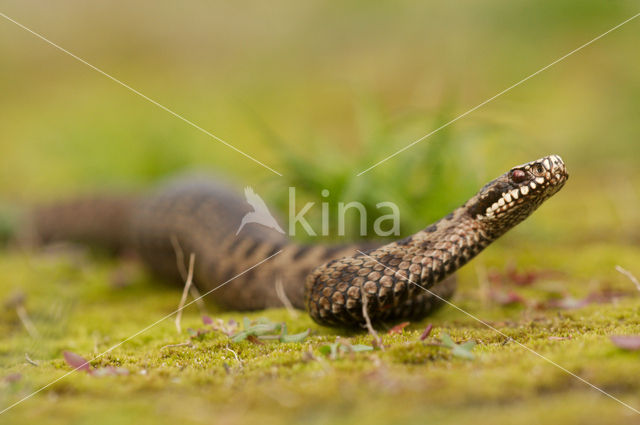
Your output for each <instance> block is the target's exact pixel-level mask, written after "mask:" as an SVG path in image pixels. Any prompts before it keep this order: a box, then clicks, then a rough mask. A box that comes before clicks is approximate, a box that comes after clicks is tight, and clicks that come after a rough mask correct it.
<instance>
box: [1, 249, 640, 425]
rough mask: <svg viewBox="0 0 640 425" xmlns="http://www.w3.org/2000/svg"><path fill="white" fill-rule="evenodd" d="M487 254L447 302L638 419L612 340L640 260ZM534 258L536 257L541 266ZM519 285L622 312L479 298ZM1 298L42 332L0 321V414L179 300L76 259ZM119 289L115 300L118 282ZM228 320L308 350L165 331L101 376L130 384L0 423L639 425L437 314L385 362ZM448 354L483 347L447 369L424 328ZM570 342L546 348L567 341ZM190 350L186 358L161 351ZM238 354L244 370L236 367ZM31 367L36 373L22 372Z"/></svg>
mask: <svg viewBox="0 0 640 425" xmlns="http://www.w3.org/2000/svg"><path fill="white" fill-rule="evenodd" d="M513 248H514V247H510V246H507V245H499V246H498V247H494V248H492V249H489V250H488V251H487V252H486V253H484V254H482V255H481V256H480V258H479V259H478V260H477V261H476V262H475V266H473V265H471V266H469V267H466V268H465V269H463V270H462V273H461V274H460V279H461V290H460V291H459V293H458V295H457V296H456V298H455V299H454V302H455V303H456V304H457V305H459V306H460V307H461V308H463V309H465V310H467V311H469V312H472V313H473V314H474V315H476V316H478V317H480V318H482V319H484V320H487V321H488V322H489V323H490V324H491V325H492V326H495V327H496V328H497V329H499V330H500V331H501V332H503V333H504V334H506V335H508V336H510V337H512V338H513V339H515V340H517V341H519V342H521V343H523V344H525V345H527V346H528V347H530V348H531V349H533V350H535V351H537V352H538V353H540V354H541V355H543V356H545V357H548V358H549V359H550V360H552V361H554V362H556V363H558V364H559V365H562V366H563V367H565V368H567V369H568V370H570V371H572V372H574V373H576V374H577V375H579V376H581V377H583V378H584V379H586V380H588V381H589V382H591V383H593V384H594V385H596V386H598V387H599V388H601V389H603V390H604V391H607V392H609V393H611V394H612V395H614V396H615V397H617V398H619V399H621V400H623V401H625V402H626V403H629V404H631V405H632V406H636V407H637V406H640V396H639V390H640V383H639V382H638V380H637V376H638V374H639V373H640V354H639V353H634V352H625V351H623V350H621V349H618V348H616V347H615V346H614V345H613V344H612V343H611V342H610V340H609V335H612V334H638V333H640V325H639V324H638V323H639V319H640V310H639V307H640V293H637V291H636V290H635V289H634V287H633V285H632V284H631V283H630V282H629V281H628V280H626V278H624V277H623V276H622V275H620V274H619V273H617V272H616V271H615V270H614V266H615V264H618V263H620V262H624V261H625V260H627V259H630V258H636V257H637V255H638V249H637V248H632V247H620V246H611V245H606V244H602V245H600V246H592V247H587V248H584V249H582V250H579V252H578V254H579V255H576V256H567V255H565V256H564V258H563V260H561V261H559V260H558V258H559V256H562V255H564V254H563V253H566V252H567V250H566V249H565V248H562V247H557V248H553V249H548V248H544V247H543V246H530V247H528V248H527V249H526V250H521V251H515V250H514V249H513ZM533 253H535V259H534V255H533ZM505 258H506V259H507V260H508V261H511V262H513V263H515V264H517V265H518V270H519V271H521V272H522V271H530V270H534V269H540V268H545V267H546V268H553V269H556V270H557V266H559V265H562V267H563V270H562V271H563V273H562V274H558V275H554V276H553V277H544V278H541V279H539V280H538V281H536V282H535V283H534V284H533V285H531V286H529V287H526V288H520V287H516V288H515V290H516V291H517V292H518V293H519V294H521V295H522V296H523V297H524V298H525V299H527V300H529V301H534V300H538V301H543V300H548V299H550V297H552V294H556V293H562V292H566V293H567V294H570V295H571V296H572V297H575V298H577V299H580V298H583V297H585V296H586V295H588V294H589V293H593V292H594V291H599V290H602V289H603V288H607V289H610V290H616V291H619V292H621V293H623V296H621V297H619V298H617V299H616V300H607V301H606V302H605V303H598V304H591V305H588V306H586V307H583V308H578V309H557V308H537V309H534V308H524V307H522V306H501V305H499V304H497V303H496V302H495V301H492V299H491V298H487V296H486V291H483V290H482V289H479V288H482V287H483V285H478V275H480V276H483V275H484V274H485V273H483V271H485V270H489V271H491V270H499V269H500V268H502V267H504V264H505ZM0 275H2V276H3V278H2V286H0V296H1V297H2V298H3V299H7V298H9V297H10V296H11V295H12V293H14V292H15V291H16V289H17V288H20V290H21V291H23V292H24V293H25V294H26V295H27V300H26V307H27V310H28V313H29V315H30V317H31V319H32V321H33V323H34V325H35V327H36V328H37V329H38V332H39V334H40V336H39V337H36V338H32V337H30V336H29V335H28V333H27V332H26V331H25V328H24V327H23V325H22V324H21V322H20V321H19V319H18V317H17V315H16V313H15V311H13V310H11V309H5V310H4V311H3V312H2V315H1V316H0V326H1V328H0V334H1V335H2V340H1V343H0V347H2V348H1V351H0V359H1V362H2V372H1V373H2V375H3V376H7V375H10V374H14V373H19V374H20V376H21V378H20V379H19V380H17V381H16V382H12V383H10V382H6V381H4V382H2V387H1V389H0V400H1V401H0V403H2V405H3V406H7V405H9V404H11V403H13V402H15V401H17V400H19V399H20V398H22V397H24V396H26V395H28V394H29V393H31V392H32V391H34V390H36V389H38V388H40V387H41V386H43V385H46V384H48V383H49V382H50V381H52V380H55V379H56V378H58V377H60V376H62V375H63V374H64V373H65V372H66V371H69V370H70V369H71V368H70V367H69V366H68V365H66V363H65V362H64V360H63V357H62V352H63V351H64V350H69V351H73V352H75V353H78V354H80V355H82V356H85V357H87V358H92V357H94V356H95V355H97V354H98V353H100V352H102V351H104V350H106V349H107V348H109V347H110V346H112V345H114V344H116V343H117V342H119V341H121V340H123V339H125V338H127V337H128V336H130V335H132V334H134V333H135V332H137V331H138V330H140V329H142V328H144V327H146V326H147V325H149V324H151V323H153V322H154V321H156V320H157V319H159V318H161V317H163V316H164V315H166V314H168V313H170V312H171V311H173V310H174V309H175V308H176V306H177V304H178V300H179V297H180V291H179V288H173V287H167V286H163V285H162V284H159V283H157V282H154V281H153V279H151V278H149V277H148V276H147V275H146V274H145V272H144V271H142V270H140V269H138V268H137V267H136V266H135V265H131V264H129V263H125V265H124V266H123V265H122V263H120V262H115V261H114V260H106V259H102V260H101V259H99V258H96V257H92V256H87V255H84V254H82V253H80V254H78V253H75V254H74V255H70V253H69V252H66V251H62V252H61V253H57V254H47V255H42V254H41V255H25V254H22V253H17V252H11V253H9V254H8V255H5V256H3V257H1V259H0ZM123 283H124V284H125V285H124V286H122V284H123ZM207 308H208V310H209V314H210V315H211V316H212V317H216V318H223V319H225V320H227V319H230V318H233V319H235V320H238V321H240V320H241V319H242V318H243V317H249V318H258V317H267V318H269V319H271V320H274V321H285V322H286V323H287V324H288V326H289V328H290V332H292V333H293V332H299V331H303V330H305V329H306V328H311V330H312V336H310V337H309V338H307V339H306V340H305V341H304V342H302V343H288V344H285V343H278V342H273V343H267V344H266V345H255V344H253V343H251V342H248V341H243V342H240V343H231V342H230V341H229V340H228V338H227V337H226V336H225V335H223V334H221V333H209V334H207V335H205V336H204V337H203V338H202V339H199V340H196V339H193V340H192V339H190V338H189V337H188V334H187V332H186V331H183V333H182V334H178V333H177V331H176V329H175V326H174V323H173V318H170V319H168V320H166V321H164V322H162V323H160V324H158V325H157V326H154V327H153V328H151V329H149V330H148V331H146V332H145V333H143V334H141V335H139V336H137V337H135V338H134V339H132V340H131V341H129V342H127V343H125V344H123V345H122V346H120V347H119V348H117V349H115V350H114V351H112V352H110V353H109V354H107V355H105V356H104V357H102V358H100V359H99V360H97V361H95V362H94V365H95V366H107V365H111V366H118V367H123V368H126V369H128V370H129V371H130V375H129V376H108V377H95V376H90V375H87V374H85V373H82V372H76V373H73V374H71V375H69V376H67V377H65V378H64V379H62V380H60V381H58V382H56V383H54V384H53V385H51V386H50V387H48V388H46V389H45V390H43V391H42V392H40V393H39V394H37V395H35V396H34V397H33V398H32V399H30V400H28V401H25V402H24V403H23V404H21V405H19V406H17V407H16V408H14V409H12V410H11V411H9V412H7V413H6V414H5V416H4V417H3V423H24V422H25V421H29V422H30V423H93V424H111V423H121V421H122V420H127V421H130V420H134V419H135V421H136V423H154V424H156V423H205V422H210V421H211V419H212V418H215V419H216V421H217V422H220V423H238V422H241V421H248V420H255V421H259V422H261V423H286V422H291V421H293V422H296V423H349V422H351V421H358V422H360V423H423V422H425V421H426V420H427V419H428V420H429V422H430V423H431V422H433V423H461V422H468V421H473V422H479V421H481V422H490V423H531V422H532V421H545V422H549V423H550V422H551V421H553V422H555V423H560V422H562V423H569V422H571V423H602V420H603V418H604V417H606V418H607V421H613V420H615V421H617V422H618V423H636V422H637V416H635V414H633V412H631V411H630V410H628V409H627V408H625V407H623V406H621V405H620V404H618V403H616V402H615V401H613V400H611V399H610V398H607V397H605V396H604V395H602V394H600V393H599V392H597V391H596V390H594V389H592V388H589V387H588V386H587V385H585V384H584V383H582V382H580V381H578V380H577V379H576V378H574V377H572V376H569V375H568V374H567V373H565V372H563V371H561V370H560V369H558V368H557V367H555V366H553V365H551V364H549V363H547V362H545V361H544V360H542V359H540V358H538V357H537V356H535V355H533V354H531V353H529V352H527V351H526V350H524V349H523V348H522V347H520V346H519V345H517V344H515V343H513V342H507V341H506V339H505V338H504V337H503V336H501V335H499V334H497V333H496V332H494V331H492V330H490V329H488V328H486V327H485V326H483V325H482V324H480V323H478V322H476V321H475V320H473V319H471V318H470V317H468V316H466V315H464V314H462V313H460V312H458V311H456V310H454V309H453V308H445V309H444V310H442V311H441V312H439V313H438V314H436V315H435V316H433V317H431V318H428V319H426V320H424V321H422V322H419V323H412V324H411V325H410V326H409V327H407V328H405V331H404V333H402V334H400V335H397V334H394V335H389V334H387V333H385V331H384V330H382V329H381V334H383V341H384V345H385V346H386V349H385V351H380V350H376V351H373V352H365V353H356V354H351V355H348V356H344V357H343V358H340V359H337V360H330V359H328V358H325V357H324V356H323V355H322V354H320V352H319V351H318V348H319V347H320V346H322V345H325V344H327V343H328V342H333V341H334V340H335V339H336V338H337V337H338V336H340V337H346V338H350V340H351V341H352V342H354V343H362V344H371V337H370V336H369V335H367V334H350V333H348V332H345V331H341V330H333V329H327V328H322V327H318V326H317V325H315V324H314V323H312V321H311V320H310V319H309V318H308V317H307V316H306V315H305V314H301V315H300V317H298V318H297V319H294V318H292V317H290V316H289V313H288V312H287V311H286V310H284V309H276V310H270V311H265V312H258V313H251V314H244V313H239V312H223V311H218V310H216V309H215V308H213V307H211V306H208V307H207ZM429 323H431V324H433V325H434V330H433V331H432V334H431V336H430V337H429V338H428V339H427V342H435V341H436V337H438V336H439V335H440V334H441V333H442V332H446V333H449V334H450V335H451V336H452V337H453V339H454V340H456V341H463V340H470V339H473V340H476V341H477V342H478V345H477V346H476V348H475V349H474V353H475V355H476V358H475V359H474V360H463V359H459V358H456V357H452V356H451V354H450V352H449V351H447V350H446V349H443V348H440V347H434V346H430V345H427V344H426V343H424V342H421V341H420V340H419V336H420V334H421V332H422V330H423V329H424V328H425V326H426V325H427V324H429ZM186 327H192V328H201V327H203V325H202V322H201V319H200V312H199V311H198V309H197V308H196V307H195V306H191V307H189V308H187V310H186V311H185V316H184V317H183V328H186ZM567 336H571V339H561V340H558V339H549V337H567ZM187 341H191V343H192V344H191V345H190V346H179V347H165V348H163V347H164V346H166V345H170V344H178V343H182V342H187ZM227 348H229V349H231V350H233V351H235V352H236V353H237V355H238V358H239V359H240V362H239V361H238V360H236V359H235V356H234V355H233V353H231V352H230V351H229V350H227ZM25 353H27V354H29V356H30V358H31V359H33V360H35V361H36V362H38V364H39V366H37V367H36V366H33V365H30V364H28V363H27V362H26V361H25V360H24V355H25Z"/></svg>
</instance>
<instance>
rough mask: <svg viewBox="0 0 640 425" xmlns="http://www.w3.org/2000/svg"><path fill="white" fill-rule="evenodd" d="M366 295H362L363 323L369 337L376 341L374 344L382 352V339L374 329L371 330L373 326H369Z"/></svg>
mask: <svg viewBox="0 0 640 425" xmlns="http://www.w3.org/2000/svg"><path fill="white" fill-rule="evenodd" d="M367 301H368V299H367V294H365V293H364V291H363V293H362V317H364V321H365V323H366V325H367V330H368V331H369V335H371V336H373V339H374V340H375V341H376V344H378V347H380V349H381V350H382V351H384V345H382V339H380V336H378V333H377V332H376V330H375V329H373V325H372V324H371V319H370V318H369V312H367Z"/></svg>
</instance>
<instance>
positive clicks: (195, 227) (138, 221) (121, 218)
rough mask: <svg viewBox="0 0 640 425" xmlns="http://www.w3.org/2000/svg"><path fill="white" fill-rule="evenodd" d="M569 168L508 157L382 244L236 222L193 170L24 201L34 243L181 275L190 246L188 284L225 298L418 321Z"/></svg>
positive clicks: (219, 189)
mask: <svg viewBox="0 0 640 425" xmlns="http://www.w3.org/2000/svg"><path fill="white" fill-rule="evenodd" d="M568 177H569V175H568V173H567V170H566V167H565V164H564V162H563V161H562V159H561V158H560V156H558V155H549V156H545V157H543V158H540V159H538V160H535V161H531V162H528V163H525V164H522V165H518V166H515V167H513V168H511V169H510V170H509V171H507V172H506V173H504V174H502V175H500V176H499V177H497V178H495V179H494V180H492V181H490V182H489V183H487V184H486V185H485V186H484V187H482V188H481V189H480V190H479V191H478V192H477V194H475V195H474V196H473V197H471V198H470V199H469V200H467V201H466V202H465V203H464V204H463V205H462V206H460V207H459V208H457V209H455V210H454V211H452V212H451V213H449V214H448V215H446V216H445V217H443V218H441V219H440V220H438V221H437V222H435V223H433V224H430V225H428V226H427V227H425V228H424V229H422V230H419V231H417V232H416V233H414V234H412V235H411V236H408V237H405V238H402V239H399V240H395V241H393V242H390V243H384V244H382V243H378V244H375V243H373V244H372V243H370V242H366V243H360V244H358V243H355V244H312V243H298V242H295V241H292V240H291V239H289V238H288V237H287V236H286V235H285V234H283V233H281V232H278V231H276V230H274V229H273V228H268V227H265V226H262V225H260V224H257V223H251V224H247V225H245V226H243V228H242V230H241V231H240V232H238V231H237V230H238V228H239V226H240V224H241V220H242V218H243V217H244V216H245V215H246V214H247V213H249V212H251V211H252V208H251V206H250V205H249V204H248V203H247V202H246V201H245V200H244V199H243V198H242V197H241V196H239V195H238V194H237V192H236V191H234V190H233V189H232V188H230V187H229V186H227V185H225V184H223V183H221V182H220V181H218V180H216V179H211V178H208V177H202V176H199V177H193V176H189V177H184V176H183V177H177V178H174V179H171V180H169V181H167V182H165V183H163V184H160V185H159V186H158V187H157V188H156V189H154V190H152V191H150V192H148V193H142V194H125V195H122V194H108V195H104V194H102V195H95V196H88V197H78V198H74V199H69V200H64V201H54V202H53V203H49V204H46V205H41V206H37V207H34V208H32V209H31V211H30V213H29V214H28V217H29V218H28V220H27V223H29V224H28V226H27V227H28V228H29V229H30V234H31V235H35V237H36V238H37V240H38V241H39V242H42V243H48V242H54V241H75V242H81V243H86V244H91V245H98V246H102V247H104V248H107V249H112V250H116V251H126V252H133V253H135V255H136V256H137V257H139V258H140V259H141V261H142V262H143V263H144V264H145V265H146V266H147V267H148V268H149V269H150V270H151V271H152V272H153V273H155V274H156V275H158V276H159V277H161V278H162V279H164V280H167V281H175V282H176V283H181V284H182V285H184V283H185V281H184V280H185V276H184V270H185V267H186V264H185V257H187V255H184V254H189V256H190V254H193V258H194V261H193V267H192V269H191V270H190V271H191V272H192V279H193V283H194V285H196V286H197V288H198V289H199V290H201V291H204V293H206V294H207V297H209V298H212V299H213V300H215V303H216V304H218V305H220V306H221V307H223V308H226V309H230V310H261V309H266V308H272V307H282V306H283V302H286V303H289V304H290V305H291V306H293V307H295V308H297V309H302V310H307V311H308V313H309V315H310V316H311V318H312V319H313V320H314V321H315V322H317V323H318V324H320V325H324V326H333V327H346V328H358V327H363V326H364V325H366V324H367V322H370V323H373V322H376V323H377V322H388V321H399V320H407V319H408V320H417V319H420V318H423V317H425V316H426V315H428V314H430V313H432V312H434V311H436V310H437V309H439V308H440V307H441V306H443V305H444V304H445V303H447V302H449V301H448V300H450V299H451V297H452V296H453V294H454V292H455V289H456V277H455V272H456V270H458V269H459V268H460V267H462V266H463V265H465V264H466V263H467V262H468V261H470V260H471V259H472V258H473V257H475V256H476V255H478V253H480V252H481V251H482V250H483V249H484V248H486V247H487V246H488V245H490V244H491V243H492V242H493V241H495V240H496V239H498V238H499V237H500V236H502V235H503V234H504V233H505V232H507V231H508V230H509V229H511V228H513V227H514V226H516V225H517V224H518V223H520V222H522V221H523V220H524V219H525V218H527V217H528V216H529V215H531V214H532V213H533V211H535V210H536V209H537V208H538V207H539V206H540V205H541V204H542V203H543V202H545V201H546V200H547V199H549V198H550V197H551V196H552V195H554V194H555V193H557V192H558V191H559V190H560V189H561V188H562V187H563V186H564V184H565V182H566V181H567V179H568ZM236 233H237V234H236ZM177 250H179V251H177ZM178 252H182V253H183V255H182V259H180V257H179V256H178V257H177V253H178ZM177 258H178V260H177Z"/></svg>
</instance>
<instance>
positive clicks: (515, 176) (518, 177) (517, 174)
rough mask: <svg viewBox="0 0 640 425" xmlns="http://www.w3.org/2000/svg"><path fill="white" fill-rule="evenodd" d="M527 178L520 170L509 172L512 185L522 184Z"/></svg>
mask: <svg viewBox="0 0 640 425" xmlns="http://www.w3.org/2000/svg"><path fill="white" fill-rule="evenodd" d="M526 178H527V173H525V172H524V171H522V170H513V171H512V172H511V180H513V182H514V183H522V182H523V181H524V180H525V179H526Z"/></svg>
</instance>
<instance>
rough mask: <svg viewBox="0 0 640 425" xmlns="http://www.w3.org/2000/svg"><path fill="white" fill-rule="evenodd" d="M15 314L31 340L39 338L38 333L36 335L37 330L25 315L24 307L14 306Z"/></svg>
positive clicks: (20, 305)
mask: <svg viewBox="0 0 640 425" xmlns="http://www.w3.org/2000/svg"><path fill="white" fill-rule="evenodd" d="M16 313H18V317H19V318H20V321H21V322H22V324H23V325H24V328H25V329H26V330H27V332H28V333H29V335H30V336H31V338H34V339H35V338H38V337H40V333H38V330H37V329H36V327H35V326H34V324H33V322H32V321H31V319H30V318H29V315H28V314H27V309H26V308H24V305H22V304H18V305H17V306H16Z"/></svg>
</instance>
